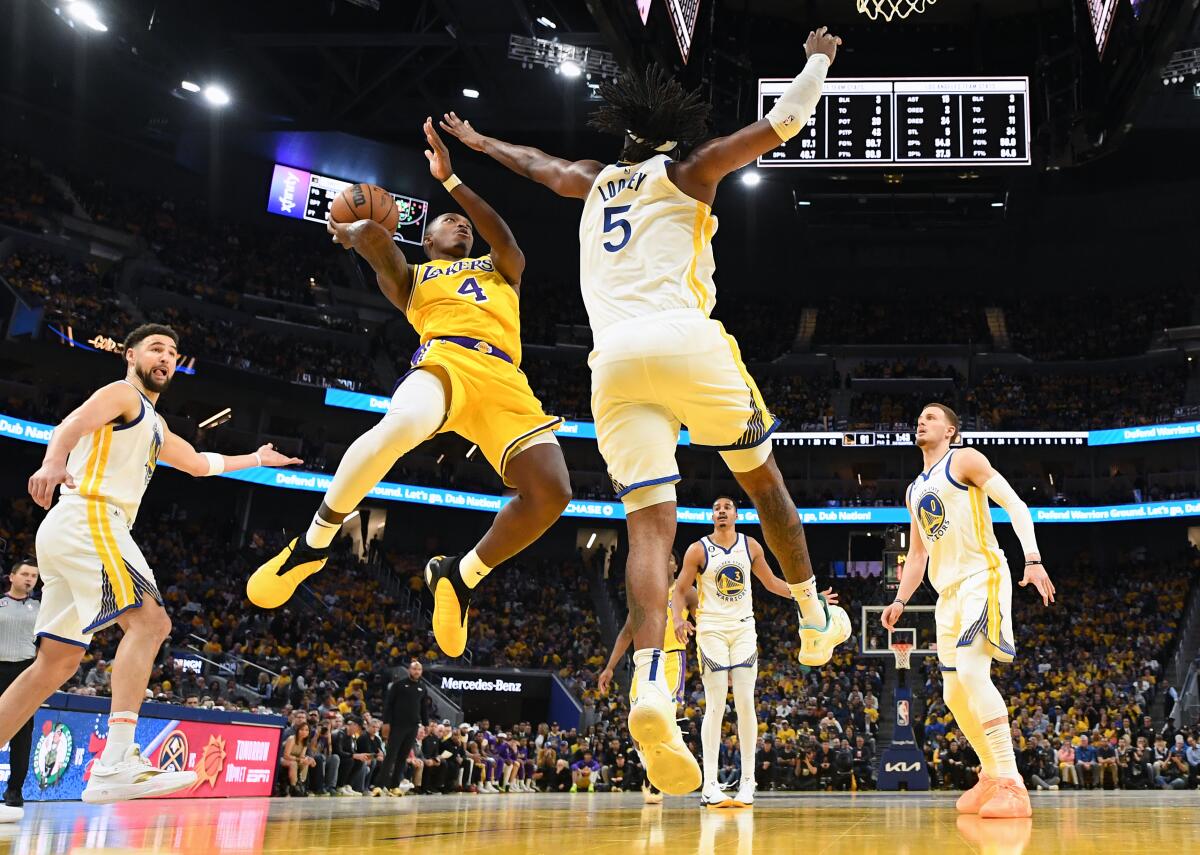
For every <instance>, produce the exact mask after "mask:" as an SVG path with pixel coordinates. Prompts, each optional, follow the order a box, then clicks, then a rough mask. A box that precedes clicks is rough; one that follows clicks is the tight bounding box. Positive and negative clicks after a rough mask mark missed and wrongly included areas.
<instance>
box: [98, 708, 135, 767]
mask: <svg viewBox="0 0 1200 855" xmlns="http://www.w3.org/2000/svg"><path fill="white" fill-rule="evenodd" d="M137 721H138V714H137V713H135V712H110V713H109V714H108V742H107V743H105V745H104V753H102V754H101V755H100V762H101V763H103V764H104V765H106V766H113V765H115V764H117V763H119V762H121V761H122V760H123V759H125V752H126V751H127V750H128V748H129V746H130V745H132V744H133V733H134V731H135V730H137Z"/></svg>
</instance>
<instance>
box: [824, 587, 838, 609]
mask: <svg viewBox="0 0 1200 855" xmlns="http://www.w3.org/2000/svg"><path fill="white" fill-rule="evenodd" d="M821 596H822V597H824V598H825V603H826V604H827V605H830V606H836V605H837V604H838V595H837V592H836V591H834V590H833V588H826V589H825V590H824V591H822V592H821Z"/></svg>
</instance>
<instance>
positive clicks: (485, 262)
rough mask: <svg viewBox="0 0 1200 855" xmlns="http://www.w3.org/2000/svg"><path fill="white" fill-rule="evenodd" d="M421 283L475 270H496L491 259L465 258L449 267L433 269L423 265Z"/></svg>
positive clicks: (430, 266)
mask: <svg viewBox="0 0 1200 855" xmlns="http://www.w3.org/2000/svg"><path fill="white" fill-rule="evenodd" d="M421 267H422V273H421V281H422V282H426V281H428V280H430V279H436V278H437V277H439V276H453V275H454V274H456V273H466V272H469V271H473V270H483V271H487V272H491V271H493V270H495V269H496V266H495V265H494V264H492V259H491V258H486V257H485V258H464V259H461V260H460V261H456V262H454V263H453V264H451V265H450V266H449V267H433V266H432V265H429V264H423V265H421Z"/></svg>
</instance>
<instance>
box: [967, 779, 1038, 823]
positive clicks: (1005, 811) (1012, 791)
mask: <svg viewBox="0 0 1200 855" xmlns="http://www.w3.org/2000/svg"><path fill="white" fill-rule="evenodd" d="M979 815H980V816H981V817H982V818H984V819H1024V818H1026V817H1030V816H1033V806H1032V805H1031V804H1030V803H1029V790H1027V789H1025V785H1024V784H1020V783H1017V782H1016V781H1014V780H1013V779H1012V778H997V779H996V791H995V792H994V793H992V797H991V798H990V799H988V800H987V802H986V803H984V805H983V806H982V807H981V808H979Z"/></svg>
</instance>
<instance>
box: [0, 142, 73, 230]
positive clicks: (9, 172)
mask: <svg viewBox="0 0 1200 855" xmlns="http://www.w3.org/2000/svg"><path fill="white" fill-rule="evenodd" d="M70 211H71V205H70V203H69V202H68V201H67V200H66V198H64V197H63V195H62V193H60V192H59V191H58V189H57V188H55V186H54V185H53V183H51V181H50V178H49V176H48V175H47V174H46V173H45V172H44V171H43V170H42V169H41V168H39V166H38V164H37V163H36V162H35V161H34V160H33V158H30V157H28V156H26V155H23V154H19V153H17V152H15V151H10V150H8V149H5V148H0V223H3V224H4V225H8V226H13V227H15V228H18V229H22V230H23V231H27V232H41V231H43V230H44V229H43V228H42V224H43V223H45V222H47V219H46V218H47V217H48V216H51V215H57V214H65V213H70Z"/></svg>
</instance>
